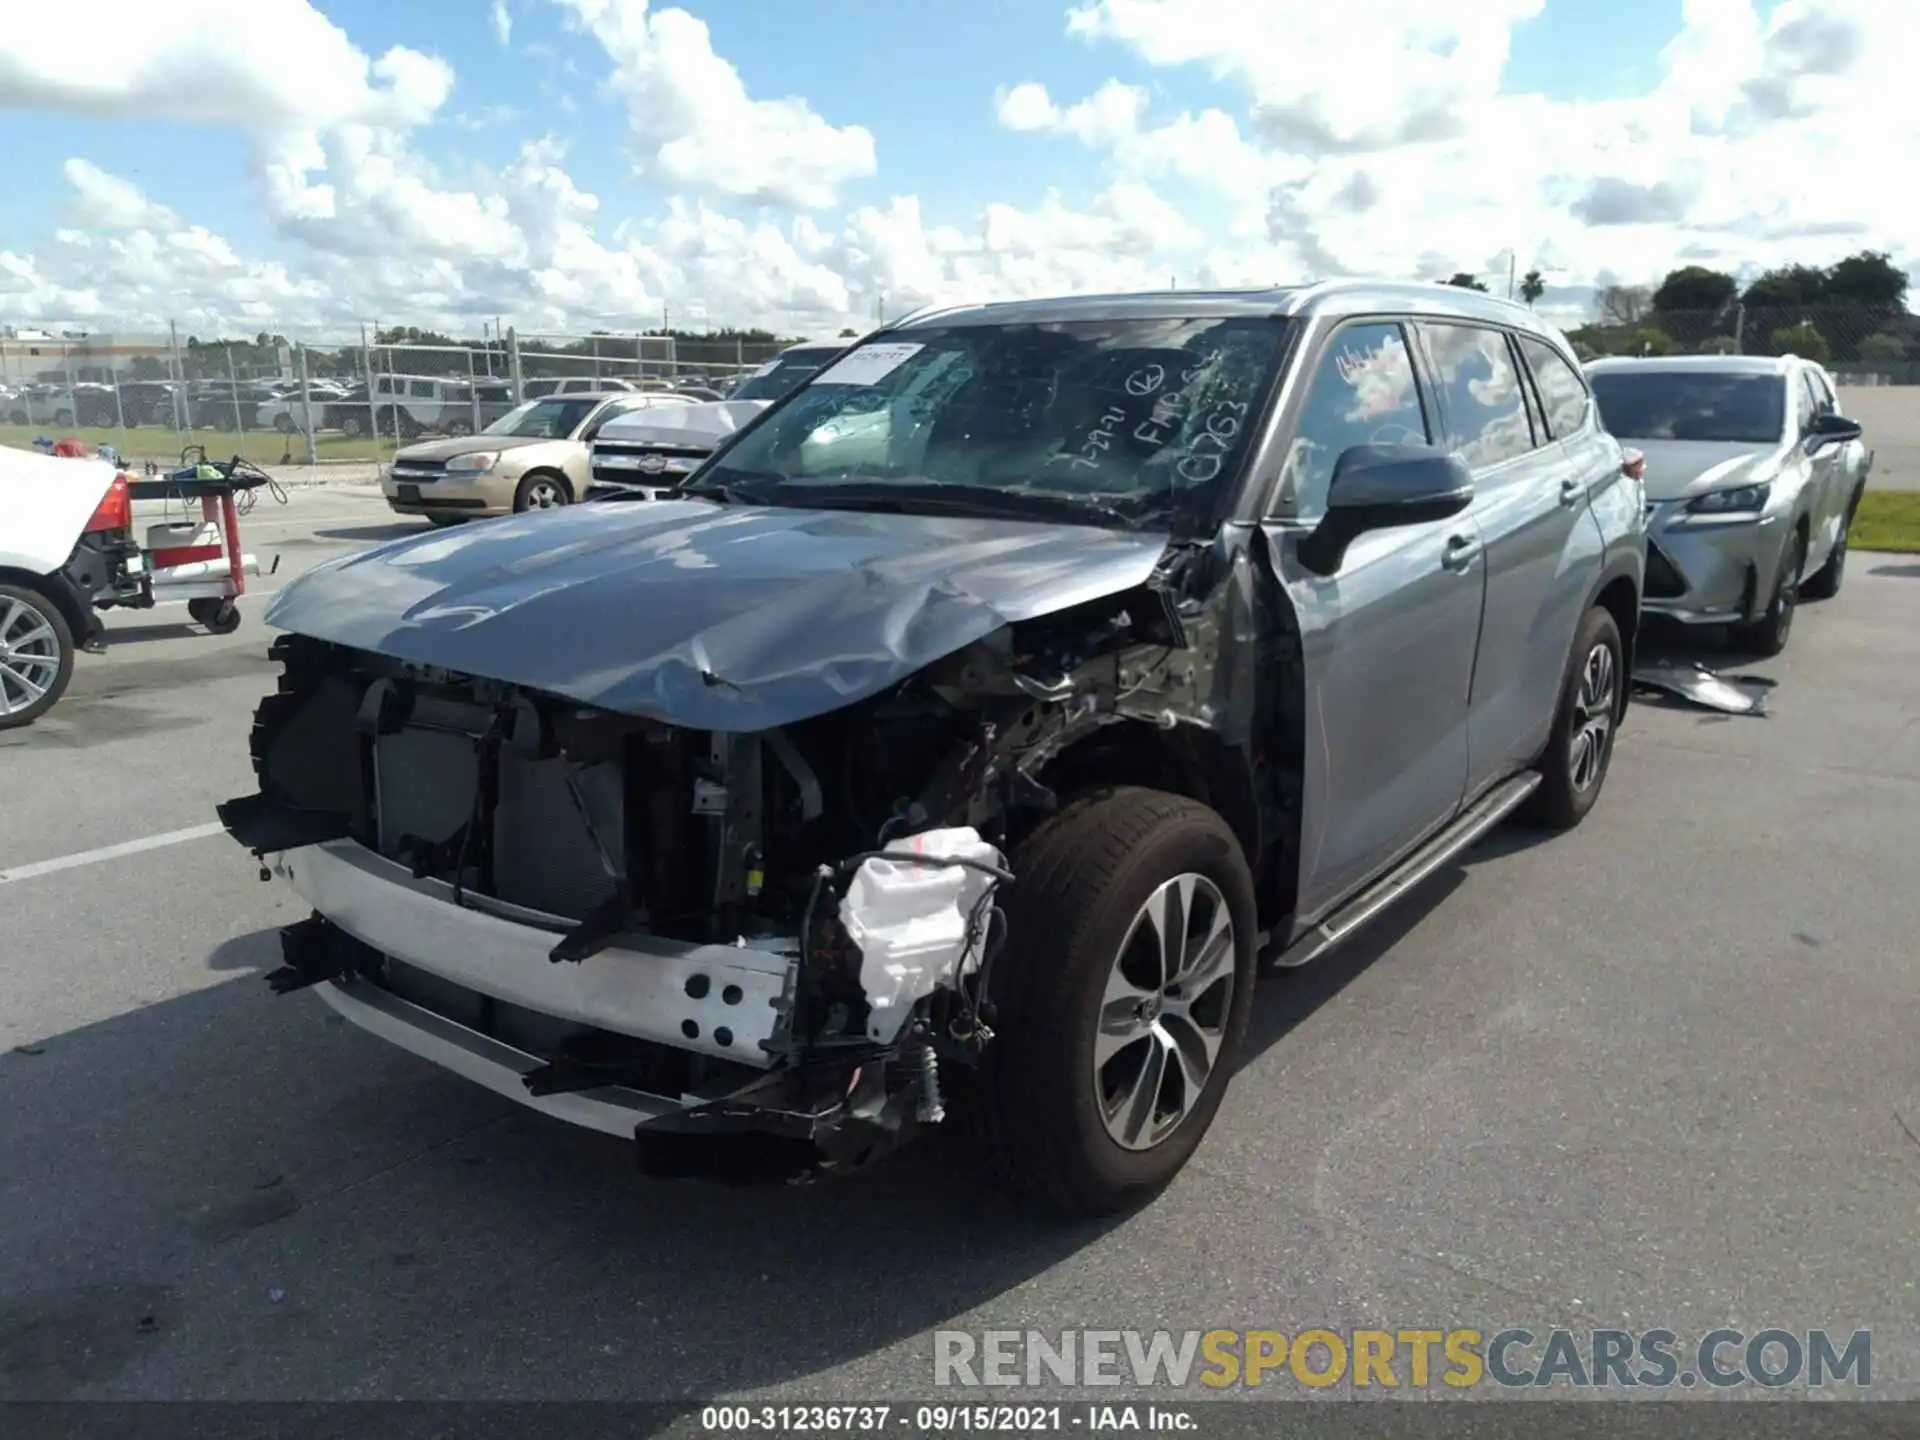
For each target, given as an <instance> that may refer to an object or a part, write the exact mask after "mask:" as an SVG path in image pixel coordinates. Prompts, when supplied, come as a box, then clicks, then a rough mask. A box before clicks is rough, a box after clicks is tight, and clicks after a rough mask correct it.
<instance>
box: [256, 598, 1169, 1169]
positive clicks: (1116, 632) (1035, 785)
mask: <svg viewBox="0 0 1920 1440" xmlns="http://www.w3.org/2000/svg"><path fill="white" fill-rule="evenodd" d="M1143 597H1144V598H1145V601H1146V603H1144V604H1143V603H1142V601H1143ZM1126 599H1127V597H1114V598H1112V599H1110V600H1108V601H1106V602H1103V603H1102V604H1100V605H1098V606H1094V607H1083V609H1082V610H1081V611H1079V612H1077V613H1076V614H1075V616H1074V617H1073V618H1072V619H1071V621H1070V622H1068V623H1066V624H1064V625H1062V624H1060V623H1059V622H1058V620H1057V619H1056V621H1053V622H1040V623H1038V624H1036V625H1034V626H1023V627H1007V628H1004V629H1002V630H1000V631H998V632H995V634H993V635H991V636H989V637H988V638H987V639H985V640H982V641H980V642H977V643H976V644H974V645H971V646H968V647H966V648H965V649H964V650H962V651H960V652H958V653H956V654H953V655H950V656H948V657H946V658H945V659H943V660H941V661H939V662H937V663H935V664H933V665H930V666H928V667H926V668H925V669H924V670H922V671H920V672H918V673H917V674H915V675H914V676H913V677H912V678H910V679H909V680H908V681H906V682H905V683H902V684H899V685H896V686H893V687H890V688H889V689H888V690H886V691H884V692H883V693H881V694H880V695H877V696H874V697H872V698H870V699H868V700H865V701H862V702H860V703H858V704H855V705H852V706H849V707H847V708H845V709H841V710H836V711H833V712H832V713H828V714H825V715H821V716H818V717H815V718H812V719H807V720H802V721H799V722H796V723H793V724H790V725H787V726H784V727H782V728H779V729H774V730H767V731H761V732H758V733H729V732H717V731H702V730H694V729H688V728H682V727H679V726H675V725H670V724H665V723H661V722H658V721H655V720H652V719H647V718H641V717H637V716H633V715H629V714H624V713H615V712H612V711H608V710H604V709H598V708H593V707H588V706H583V705H581V704H579V703H577V702H575V701H572V700H567V699H563V698H559V697H555V696H552V695H548V694H545V693H540V692H536V691H532V690H528V689H526V688H522V687H516V686H512V685H506V684H502V683H499V682H495V681H491V680H487V679H483V678H479V677H475V676H471V675H465V674H457V673H453V672H449V671H446V670H440V669H435V668H432V667H428V666H422V665H419V664H414V663H410V662H404V661H400V660H395V659H391V658H388V657H385V656H381V655H376V654H373V653H369V652H366V651H362V650H356V649H351V648H348V647H345V646H341V645H338V644H334V643H330V642H324V641H319V640H315V639H311V638H308V637H305V636H300V635H285V636H282V637H281V638H280V639H278V640H277V641H276V642H275V644H274V648H273V652H272V653H273V656H274V658H275V659H277V660H278V661H279V662H280V663H281V665H282V666H283V667H284V675H283V677H282V679H281V681H280V687H279V692H278V693H277V694H275V695H272V696H269V697H268V698H267V699H266V700H265V701H264V702H263V703H262V705H261V707H260V710H259V712H258V714H257V716H256V722H255V726H254V730H253V737H252V750H253V759H254V765H255V769H256V772H257V774H258V777H259V782H260V791H259V793H258V794H256V795H251V796H248V797H246V798H244V799H239V800H234V801H230V802H228V803H227V804H226V805H223V806H222V807H220V814H221V818H222V820H223V821H224V822H225V823H226V825H227V827H228V829H229V830H230V832H231V833H232V834H233V836H234V837H235V838H236V839H237V840H238V841H239V842H240V843H241V844H243V845H244V846H246V847H247V849H249V850H250V851H252V852H254V853H255V854H256V856H258V857H259V859H260V863H261V876H262V879H269V878H272V877H274V876H278V877H279V878H280V879H281V880H283V881H284V882H285V883H287V884H289V885H291V886H292V888H293V889H294V890H295V891H296V892H297V893H298V894H299V895H300V896H301V897H302V898H303V900H304V901H305V902H306V904H307V905H308V906H309V907H310V908H311V910H312V912H313V913H312V915H311V916H310V917H309V918H307V919H304V920H302V921H300V922H298V923H296V924H294V925H291V926H289V927H287V929H286V930H285V931H284V932H283V933H282V936H281V944H282V950H283V960H284V963H283V965H282V967H281V968H280V969H279V970H278V971H277V972H276V973H275V974H274V975H272V976H270V977H269V979H270V981H271V983H272V985H273V987H274V989H276V990H278V991H283V992H286V991H298V990H304V989H308V988H313V989H315V990H316V991H317V993H318V994H320V995H321V997H322V998H323V999H325V1001H326V1002H327V1004H329V1005H330V1006H331V1007H332V1008H333V1009H334V1010H336V1011H338V1012H339V1013H340V1014H341V1015H343V1016H344V1017H346V1018H347V1019H349V1020H351V1021H353V1022H354V1023H355V1024H357V1025H359V1026H361V1027H362V1028H364V1029H366V1030H369V1031H371V1032H373V1033H374V1034H376V1035H379V1036H381V1037H382V1038H384V1039H386V1040H388V1041H390V1042H393V1043H395V1044H397V1045H400V1046H401V1047H403V1048H405V1049H408V1050H410V1051H413V1052H414V1053H416V1054H418V1055H421V1056H423V1057H425V1058H427V1059H429V1060H432V1061H434V1062H435V1063H437V1064H440V1065H441V1066H443V1067H444V1068H446V1069H449V1070H451V1071H454V1072H455V1073H457V1074H460V1075H463V1076H465V1077H466V1078H468V1079H470V1080H473V1081H475V1082H477V1083H479V1084H482V1085H485V1086H487V1087H488V1088H490V1089H492V1090H494V1091H496V1092H497V1093H499V1094H502V1095H504V1096H507V1097H509V1098H512V1099H514V1100H516V1101H518V1102H520V1103H522V1104H525V1105H528V1106H531V1107H532V1108H534V1109H537V1110H540V1111H542V1112H544V1113H547V1114H549V1115H552V1116H554V1117H556V1118H559V1119H564V1120H567V1121H570V1122H572V1123H575V1124H580V1125H583V1126H587V1127H589V1128H592V1129H596V1130H600V1131H603V1132H606V1133H610V1134H614V1135H619V1136H623V1137H627V1136H631V1137H634V1138H636V1139H637V1140H638V1141H639V1142H640V1153H641V1160H642V1166H643V1168H644V1169H646V1170H648V1171H649V1172H651V1173H702V1174H715V1173H719V1174H735V1173H741V1171H742V1167H744V1173H745V1174H746V1175H747V1176H748V1177H751V1178H786V1179H791V1178H796V1177H800V1176H805V1175H811V1174H819V1173H832V1172H836V1171H843V1170H850V1169H854V1168H858V1167H859V1166H861V1165H863V1164H865V1163H866V1162H868V1161H869V1160H871V1159H874V1158H877V1157H878V1156H879V1155H880V1154H882V1153H884V1152H886V1151H888V1150H890V1149H892V1148H894V1147H895V1146H896V1145H897V1144H899V1143H900V1142H902V1141H904V1140H906V1139H907V1138H909V1137H910V1136H911V1135H912V1134H914V1133H915V1132H916V1131H917V1130H918V1129H919V1128H921V1127H922V1126H924V1125H926V1124H929V1123H933V1122H937V1121H939V1120H940V1119H941V1118H942V1117H943V1114H944V1108H945V1102H944V1098H943V1093H942V1079H941V1076H942V1069H943V1067H947V1069H948V1070H949V1072H951V1070H952V1069H953V1068H954V1067H966V1066H970V1065H971V1064H972V1063H973V1062H974V1061H975V1060H976V1059H977V1058H978V1057H979V1055H980V1054H981V1052H982V1049H983V1047H985V1046H986V1045H988V1044H989V1043H991V1040H992V1021H993V1015H992V1010H991V1007H990V1006H989V1005H987V1004H986V1003H985V1001H984V996H985V994H986V980H987V977H988V973H989V971H990V967H991V965H992V963H993V957H994V952H995V950H996V948H997V944H998V941H999V940H1001V939H1003V938H1004V936H1005V921H1004V916H1003V915H1002V914H1001V913H1000V911H999V909H998V907H997V906H996V904H995V897H996V893H997V892H998V891H999V889H1000V888H1001V887H1002V886H1003V885H1004V884H1005V883H1006V882H1007V881H1009V880H1010V879H1011V878H1012V877H1011V875H1010V874H1009V872H1008V870H1007V868H1006V861H1005V860H1004V858H1003V854H1004V850H1005V849H1010V848H1011V846H1010V843H1009V841H1008V838H1007V837H1008V834H1009V823H1010V821H1013V820H1014V819H1015V818H1016V817H1017V816H1018V815H1019V814H1021V813H1022V812H1023V811H1040V810H1044V809H1045V808H1047V807H1048V806H1049V805H1050V804H1051V803H1052V800H1053V797H1052V796H1051V795H1050V793H1049V792H1048V791H1047V790H1046V789H1045V787H1044V786H1043V785H1042V784H1041V783H1040V782H1039V781H1038V780H1037V779H1036V778H1035V776H1036V773H1037V772H1038V770H1039V768H1040V766H1041V765H1043V764H1044V763H1045V762H1046V761H1047V760H1048V759H1049V758H1051V757H1053V756H1054V755H1056V754H1058V753H1060V752H1061V751H1062V750H1064V749H1065V748H1066V747H1067V746H1069V745H1070V744H1072V743H1073V742H1074V741H1075V740H1077V739H1078V738H1080V737H1083V736H1085V735H1088V734H1091V733H1092V732H1093V731H1095V730H1097V729H1099V728H1100V727H1102V726H1103V725H1107V724H1110V723H1113V722H1115V721H1117V720H1120V719H1122V718H1127V717H1132V718H1134V719H1135V720H1136V722H1137V721H1138V720H1140V719H1141V718H1142V717H1145V718H1147V719H1148V720H1149V721H1150V723H1152V724H1154V725H1155V726H1171V725H1175V724H1177V723H1180V720H1182V719H1189V717H1191V716H1192V713H1193V712H1192V708H1191V707H1192V706H1193V703H1194V691H1193V685H1192V679H1193V677H1192V675H1191V673H1190V672H1191V664H1192V657H1191V656H1188V657H1185V658H1182V646H1181V644H1180V640H1181V637H1180V635H1179V633H1178V631H1179V622H1178V621H1177V620H1176V619H1174V618H1173V616H1172V614H1171V612H1170V611H1168V610H1167V609H1166V608H1165V606H1164V604H1163V603H1162V602H1161V601H1159V600H1158V599H1157V598H1155V597H1153V596H1151V595H1150V594H1149V593H1148V592H1145V591H1136V592H1134V594H1133V595H1132V597H1131V600H1132V610H1131V613H1129V612H1128V610H1127V609H1126V608H1125V605H1124V601H1125V600H1126ZM1063 637H1064V638H1063ZM1055 642H1061V644H1064V645H1066V646H1067V648H1068V649H1070V650H1071V651H1072V653H1071V654H1067V653H1064V651H1062V650H1060V649H1059V647H1058V646H1056V644H1055ZM1050 646H1051V647H1054V648H1052V649H1050V648H1049V647H1050ZM1076 667H1077V668H1076ZM1036 674H1044V675H1048V676H1051V677H1052V678H1051V679H1049V680H1046V681H1044V682H1043V681H1042V680H1040V679H1036V678H1035V676H1036ZM1170 705H1171V706H1172V708H1168V707H1169V706H1170ZM1176 711H1178V712H1181V714H1180V715H1179V716H1178V718H1176V713H1175V712H1176ZM983 837H984V838H983ZM743 1135H745V1136H752V1137H755V1141H754V1143H750V1144H749V1143H743V1142H742V1141H741V1139H740V1137H741V1136H743Z"/></svg>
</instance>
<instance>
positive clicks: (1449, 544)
mask: <svg viewBox="0 0 1920 1440" xmlns="http://www.w3.org/2000/svg"><path fill="white" fill-rule="evenodd" d="M1308 364H1309V366H1310V375H1311V378H1310V380H1309V383H1308V388H1307V390H1306V394H1305V399H1304V401H1303V402H1302V405H1301V408H1300V411H1299V414H1298V416H1297V418H1296V420H1295V422H1294V425H1293V430H1292V435H1291V438H1290V440H1289V442H1288V444H1287V447H1286V450H1285V452H1284V454H1285V459H1284V462H1283V464H1284V469H1283V474H1282V483H1281V487H1280V494H1279V513H1278V514H1277V515H1276V516H1275V518H1274V519H1272V520H1269V521H1267V522H1266V523H1265V525H1264V527H1263V528H1264V529H1265V530H1266V532H1267V536H1268V539H1269V542H1270V544H1271V549H1272V553H1273V554H1274V555H1275V556H1276V557H1277V562H1278V566H1279V569H1280V577H1281V583H1282V584H1283V585H1284V586H1285V587H1286V591H1287V595H1288V598H1289V599H1290V600H1291V601H1292V604H1293V609H1294V613H1295V615H1296V616H1297V617H1298V619H1299V624H1300V631H1301V645H1302V660H1303V664H1304V671H1305V674H1304V677H1303V678H1304V683H1305V688H1306V697H1305V698H1306V703H1305V706H1304V712H1305V729H1306V745H1305V772H1306V773H1305V775H1304V777H1303V778H1304V789H1305V793H1304V799H1303V805H1302V817H1301V818H1302V834H1301V837H1300V878H1299V897H1298V903H1297V905H1296V907H1295V919H1296V922H1297V923H1299V924H1301V925H1307V924H1312V923H1313V922H1315V921H1317V920H1319V919H1320V918H1322V917H1323V916H1324V915H1325V914H1326V913H1327V912H1328V911H1329V910H1331V909H1333V908H1334V907H1335V906H1336V905H1338V904H1339V903H1340V902H1341V901H1342V900H1344V899H1346V898H1347V897H1348V896H1350V895H1351V894H1353V892H1354V891H1355V890H1357V889H1359V888H1360V887H1361V886H1362V885H1364V884H1365V883H1366V882H1367V881H1368V880H1370V879H1372V878H1373V877H1375V876H1377V875H1378V874H1380V873H1381V872H1382V871H1384V870H1385V869H1387V868H1388V867H1389V866H1391V865H1392V864H1393V863H1394V862H1395V861H1396V860H1398V859H1400V858H1401V857H1402V856H1403V855H1405V854H1406V853H1407V852H1408V851H1410V850H1411V849H1413V848H1414V847H1415V846H1416V845H1418V844H1419V843H1420V841H1422V840H1423V839H1425V838H1426V837H1427V836H1429V835H1431V834H1432V833H1433V832H1434V831H1435V830H1437V829H1439V828H1440V827H1441V826H1442V825H1444V824H1446V822H1447V821H1448V820H1450V819H1452V818H1453V816H1454V815H1455V813H1456V812H1457V811H1458V810H1459V808H1460V805H1461V802H1462V800H1463V798H1464V795H1465V791H1466V785H1467V761H1468V751H1467V703H1468V696H1469V691H1470V689H1471V687H1472V682H1473V665H1474V658H1475V654H1476V651H1477V649H1478V646H1479V641H1480V619H1481V609H1482V605H1483V603H1484V599H1485V594H1486V562H1485V560H1484V558H1483V556H1482V554H1481V543H1480V536H1479V531H1478V527H1477V526H1476V525H1475V524H1474V522H1473V520H1472V519H1471V518H1470V515H1467V514H1463V515H1459V516H1456V517H1455V518H1453V519H1451V520H1444V521H1437V522H1433V523H1427V524H1412V525H1405V526H1399V527H1395V528H1391V529H1384V530H1376V531H1373V532H1371V533H1369V534H1365V535H1362V536H1360V537H1359V538H1358V539H1357V540H1355V541H1354V542H1353V544H1352V545H1351V546H1350V547H1349V549H1348V551H1347V554H1346V558H1345V560H1344V561H1343V563H1342V564H1341V565H1340V567H1339V569H1338V570H1337V571H1336V572H1335V573H1334V574H1332V575H1330V576H1319V575H1315V574H1313V573H1311V572H1310V571H1308V570H1307V569H1306V568H1305V567H1304V566H1302V565H1301V564H1300V562H1299V558H1298V554H1297V551H1298V546H1299V542H1300V540H1301V538H1302V537H1303V536H1304V535H1305V534H1306V533H1307V532H1308V531H1310V530H1311V529H1312V527H1313V525H1314V524H1315V523H1317V522H1318V520H1319V519H1320V517H1321V516H1322V515H1323V514H1324V513H1325V511H1326V504H1327V492H1328V488H1329V484H1330V481H1331V478H1332V475H1333V467H1334V462H1335V461H1336V460H1338V459H1339V457H1340V455H1341V453H1342V452H1343V451H1345V450H1346V449H1347V448H1348V447H1349V446H1352V445H1358V444H1366V443H1379V444H1432V443H1434V441H1435V440H1436V439H1437V438H1438V424H1437V421H1436V419H1435V418H1434V414H1433V406H1432V403H1431V397H1430V396H1429V395H1427V394H1425V393H1424V387H1423V385H1422V382H1421V379H1420V377H1419V374H1418V372H1417V370H1416V368H1415V362H1414V359H1413V351H1412V348H1411V345H1410V343H1409V339H1408V335H1407V332H1406V328H1405V327H1404V326H1402V325H1401V324H1399V323H1397V322H1394V321H1374V320H1368V321H1358V322H1353V323H1350V324H1347V325H1344V326H1342V327H1340V328H1339V329H1338V330H1336V331H1334V332H1333V334H1332V335H1331V336H1330V337H1329V338H1328V340H1327V341H1326V343H1325V345H1324V346H1323V347H1322V348H1321V350H1320V352H1319V354H1318V356H1317V357H1316V358H1315V359H1313V360H1311V361H1309V362H1308Z"/></svg>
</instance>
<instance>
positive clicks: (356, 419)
mask: <svg viewBox="0 0 1920 1440" xmlns="http://www.w3.org/2000/svg"><path fill="white" fill-rule="evenodd" d="M340 433H341V434H342V435H346V436H348V437H350V438H352V439H354V440H358V439H359V438H360V437H361V436H362V435H364V434H366V433H367V421H366V417H365V416H364V415H361V414H359V413H358V412H356V411H352V410H349V411H348V412H347V413H346V414H345V415H342V416H341V417H340Z"/></svg>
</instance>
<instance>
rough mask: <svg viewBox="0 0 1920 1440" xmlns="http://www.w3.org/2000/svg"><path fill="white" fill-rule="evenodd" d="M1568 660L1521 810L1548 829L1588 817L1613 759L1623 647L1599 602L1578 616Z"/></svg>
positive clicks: (1569, 825)
mask: <svg viewBox="0 0 1920 1440" xmlns="http://www.w3.org/2000/svg"><path fill="white" fill-rule="evenodd" d="M1570 659H1571V663H1570V664H1569V665H1568V667H1567V678H1566V680H1565V682H1564V683H1563V684H1562V685H1561V687H1560V704H1559V708H1558V709H1557V710H1556V711H1555V712H1554V717H1553V732H1552V734H1551V735H1550V736H1549V738H1548V740H1547V748H1546V749H1545V750H1543V751H1542V752H1541V753H1540V759H1539V761H1538V763H1537V764H1536V765H1535V766H1534V768H1535V769H1536V770H1538V771H1539V772H1540V786H1539V788H1538V789H1536V790H1535V791H1534V792H1533V794H1532V795H1531V796H1529V797H1528V799H1527V804H1526V808H1525V810H1524V812H1523V813H1524V815H1525V818H1527V819H1529V820H1531V821H1533V822H1534V823H1535V824H1536V825H1545V826H1547V827H1548V828H1549V829H1553V830H1571V829H1572V828H1573V827H1574V826H1576V825H1578V824H1579V823H1580V822H1581V821H1582V820H1584V819H1586V818H1587V812H1588V811H1589V810H1591V809H1593V805H1594V802H1595V801H1596V800H1598V799H1599V798H1600V787H1601V786H1602V785H1604V784H1605V783H1606V780H1607V767H1608V766H1609V765H1611V764H1612V763H1613V742H1614V736H1615V734H1616V733H1617V731H1618V729H1619V724H1620V701H1621V696H1622V694H1623V693H1624V689H1623V687H1624V686H1625V685H1626V684H1627V676H1626V674H1625V673H1624V671H1625V669H1626V664H1625V659H1626V647H1625V646H1624V645H1623V644H1622V643H1621V640H1620V627H1619V625H1618V624H1616V623H1615V622H1614V618H1613V616H1612V614H1611V613H1610V612H1609V611H1607V610H1606V609H1605V608H1604V607H1602V606H1599V605H1596V606H1594V607H1593V608H1592V609H1591V610H1589V611H1587V613H1586V615H1585V617H1584V618H1582V620H1581V621H1580V629H1579V632H1578V633H1577V634H1576V635H1575V636H1574V641H1573V654H1572V656H1571V657H1570Z"/></svg>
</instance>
